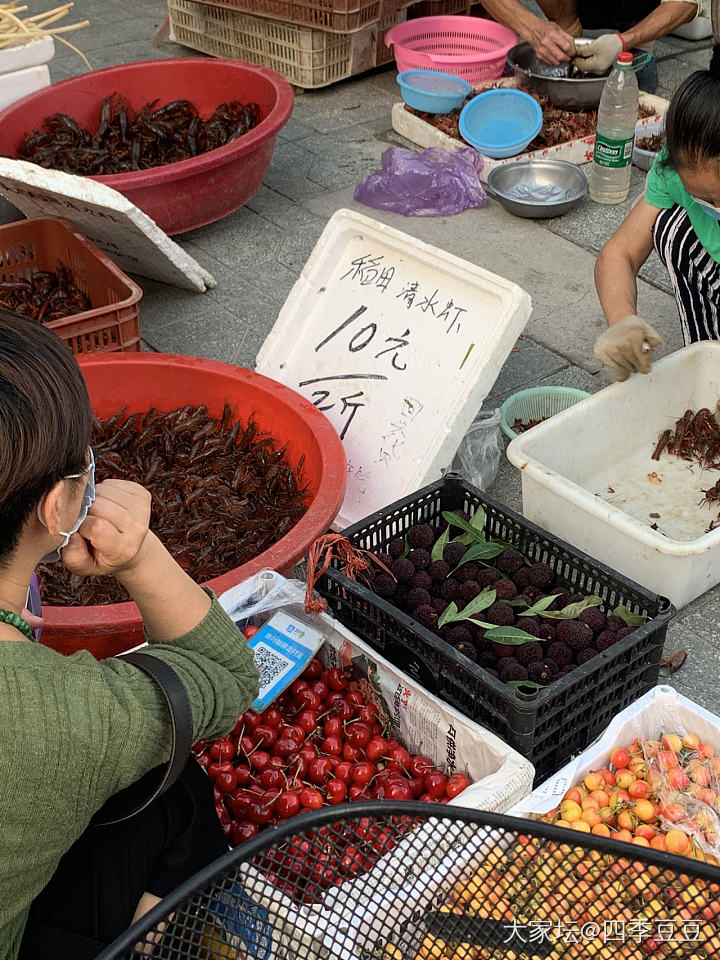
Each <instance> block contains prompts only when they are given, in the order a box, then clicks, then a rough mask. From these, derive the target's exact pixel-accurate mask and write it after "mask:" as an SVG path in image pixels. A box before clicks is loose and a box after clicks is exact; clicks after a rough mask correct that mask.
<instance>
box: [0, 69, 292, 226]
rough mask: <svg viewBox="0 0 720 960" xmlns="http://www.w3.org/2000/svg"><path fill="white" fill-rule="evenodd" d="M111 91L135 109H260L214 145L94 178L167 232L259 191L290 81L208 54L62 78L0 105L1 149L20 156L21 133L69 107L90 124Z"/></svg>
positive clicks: (288, 103) (207, 218) (284, 114)
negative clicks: (235, 135) (177, 105)
mask: <svg viewBox="0 0 720 960" xmlns="http://www.w3.org/2000/svg"><path fill="white" fill-rule="evenodd" d="M113 94H119V95H121V96H122V97H123V98H124V99H125V100H126V101H127V102H128V103H129V104H130V106H131V107H132V108H133V109H134V110H139V109H140V108H141V107H142V106H143V105H144V104H145V103H147V102H148V101H151V100H157V101H158V106H160V105H162V104H165V103H169V102H170V101H172V100H182V99H187V100H190V101H191V102H192V103H194V104H195V105H196V106H197V108H198V110H199V111H200V114H201V115H202V116H203V117H205V118H207V117H208V116H210V114H211V113H212V112H213V111H214V110H215V108H216V107H217V106H219V105H220V104H221V103H223V102H225V101H228V100H240V101H242V102H243V103H252V102H254V103H257V104H258V106H259V107H260V113H261V116H262V118H263V119H262V121H261V122H260V123H259V124H258V126H257V127H255V129H254V130H251V131H250V133H247V134H245V136H243V137H240V139H238V140H236V141H234V142H233V143H228V144H226V145H225V146H223V147H218V149H217V150H211V151H209V152H208V153H203V154H201V155H200V156H197V157H193V158H192V159H190V160H181V161H180V162H179V163H170V164H166V165H165V166H162V167H155V168H153V169H152V170H139V171H137V172H134V173H116V174H112V175H110V176H106V177H92V178H91V179H93V180H98V181H99V182H100V183H106V184H107V185H108V186H109V187H113V188H114V189H115V190H118V191H119V192H120V193H122V194H124V196H126V197H127V199H128V200H130V201H131V202H132V203H134V204H135V205H136V206H137V207H139V208H140V209H141V210H143V211H144V212H145V213H146V214H147V215H148V216H149V217H152V219H153V220H154V221H155V222H156V223H157V224H158V226H159V227H161V228H162V229H163V230H164V231H165V232H166V233H169V234H177V233H184V232H186V231H187V230H193V229H195V228H196V227H201V226H204V225H205V224H207V223H213V222H214V221H215V220H220V219H221V218H222V217H225V216H227V214H229V213H232V211H233V210H237V209H238V208H239V207H241V206H243V204H245V203H247V201H248V200H249V199H250V198H251V197H252V196H254V195H255V194H256V193H257V191H258V190H259V189H260V186H261V185H262V182H263V178H264V176H265V172H266V170H267V168H268V166H269V165H270V161H271V159H272V154H273V149H274V147H275V136H276V134H277V132H278V130H281V129H282V127H283V126H284V125H285V124H286V123H287V121H288V119H289V117H290V114H291V113H292V108H293V92H292V87H291V86H290V84H289V83H288V82H287V80H285V79H284V78H283V77H281V76H280V75H279V74H277V73H275V72H274V71H273V70H267V69H266V68H265V67H257V66H254V65H253V64H249V63H242V62H240V61H238V60H220V59H210V58H206V57H176V58H172V59H169V60H148V61H143V62H141V63H128V64H124V65H123V66H119V67H107V68H106V69H104V70H95V71H93V72H92V73H86V74H82V75H80V76H77V77H71V78H70V79H69V80H62V81H61V82H60V83H55V84H52V86H49V87H46V88H45V89H44V90H38V91H37V92H36V93H31V94H30V95H29V96H27V97H23V98H22V100H18V101H16V102H15V103H13V104H11V105H10V106H9V107H7V108H6V109H5V110H3V111H0V155H2V156H7V157H17V156H18V151H19V149H20V145H21V143H22V141H23V138H24V136H25V134H27V133H31V132H32V131H33V130H35V129H38V128H39V127H40V126H41V124H42V122H43V120H44V119H45V118H46V117H49V116H52V114H54V113H66V114H68V115H69V116H71V117H72V118H73V120H75V121H76V122H77V123H78V124H80V126H83V127H86V128H87V129H89V130H94V129H95V128H96V127H97V123H98V113H99V110H100V105H101V103H102V101H103V99H104V98H105V97H109V96H112V95H113Z"/></svg>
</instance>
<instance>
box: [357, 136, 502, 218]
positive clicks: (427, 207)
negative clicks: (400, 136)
mask: <svg viewBox="0 0 720 960" xmlns="http://www.w3.org/2000/svg"><path fill="white" fill-rule="evenodd" d="M482 165H483V162H482V158H481V156H480V154H478V153H476V152H475V150H471V149H470V148H469V147H466V148H464V149H462V150H458V151H457V153H450V152H449V151H448V150H443V148H442V147H429V148H428V149H427V150H423V151H422V153H415V151H414V150H406V149H404V148H403V147H389V148H388V149H387V150H386V151H385V153H384V154H383V155H382V169H381V170H378V172H377V173H372V174H370V176H369V177H368V178H367V180H365V182H364V183H361V184H359V185H358V186H357V187H356V188H355V194H354V196H355V199H356V200H357V201H358V203H364V204H365V205H366V206H368V207H374V208H375V209H376V210H391V211H392V212H393V213H402V214H405V216H407V217H448V216H451V215H452V214H455V213H462V211H463V210H469V209H470V208H471V207H484V206H485V205H486V204H487V194H486V193H485V191H484V190H483V187H482V184H481V183H480V176H479V174H480V171H481V170H482Z"/></svg>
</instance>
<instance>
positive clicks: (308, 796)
mask: <svg viewBox="0 0 720 960" xmlns="http://www.w3.org/2000/svg"><path fill="white" fill-rule="evenodd" d="M300 803H301V804H302V805H303V807H304V808H305V809H306V810H319V809H320V807H321V806H322V805H323V795H322V794H321V793H320V791H319V790H315V789H314V788H313V787H303V788H302V790H301V791H300Z"/></svg>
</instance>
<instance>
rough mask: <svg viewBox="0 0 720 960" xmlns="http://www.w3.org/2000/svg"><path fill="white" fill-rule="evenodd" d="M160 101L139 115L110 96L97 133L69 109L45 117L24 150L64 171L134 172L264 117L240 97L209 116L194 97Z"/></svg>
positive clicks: (212, 145)
mask: <svg viewBox="0 0 720 960" xmlns="http://www.w3.org/2000/svg"><path fill="white" fill-rule="evenodd" d="M157 104H158V101H157V100H153V101H152V102H151V103H146V104H145V105H144V106H143V107H142V109H141V110H140V111H139V112H138V113H137V114H134V113H133V111H132V109H131V108H130V106H129V104H127V103H126V102H125V101H124V100H123V99H122V97H119V96H118V95H117V94H115V95H114V96H112V97H106V98H105V99H104V100H103V102H102V105H101V107H100V113H99V117H98V124H97V127H96V128H95V130H94V132H93V131H92V130H86V129H84V128H83V127H81V126H79V124H77V123H76V122H75V120H73V119H72V117H69V116H67V114H64V113H55V114H53V116H51V117H46V118H45V120H44V121H43V129H41V130H34V131H33V132H32V133H31V134H28V135H27V136H26V137H25V140H24V142H23V144H22V146H21V147H20V150H19V152H18V155H19V157H20V158H21V159H22V160H30V161H32V162H33V163H37V164H39V166H41V167H48V168H49V169H52V170H62V171H63V172H64V173H77V174H81V175H83V176H105V175H107V174H113V173H129V172H131V171H133V170H149V169H150V168H152V167H161V166H164V165H165V164H168V163H177V162H178V161H179V160H188V159H190V158H191V157H196V156H197V155H198V154H200V153H207V152H208V151H209V150H215V149H216V147H222V146H224V144H226V143H230V142H231V141H233V140H237V139H238V138H240V137H242V136H243V135H244V134H246V133H248V132H249V131H250V130H252V129H253V127H256V126H257V125H258V124H259V123H260V120H261V117H260V108H259V107H258V105H257V104H256V103H249V104H247V105H244V104H242V103H240V101H239V100H231V101H230V102H229V103H221V104H220V106H219V107H217V108H216V109H215V111H214V112H213V114H212V116H211V117H209V119H207V120H203V118H202V117H201V116H200V115H199V113H198V109H197V107H196V106H195V105H194V104H193V103H191V102H190V101H189V100H174V101H173V102H172V103H166V104H165V105H164V106H161V107H158V105H157Z"/></svg>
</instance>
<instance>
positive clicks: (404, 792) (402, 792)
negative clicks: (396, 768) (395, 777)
mask: <svg viewBox="0 0 720 960" xmlns="http://www.w3.org/2000/svg"><path fill="white" fill-rule="evenodd" d="M385 797H386V798H387V799H388V800H412V798H413V795H412V790H411V789H410V786H409V784H408V782H407V781H396V782H393V783H389V784H388V785H387V787H385Z"/></svg>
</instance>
